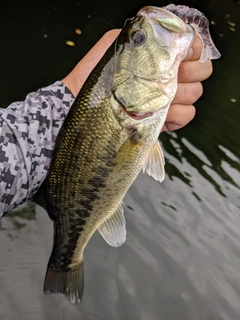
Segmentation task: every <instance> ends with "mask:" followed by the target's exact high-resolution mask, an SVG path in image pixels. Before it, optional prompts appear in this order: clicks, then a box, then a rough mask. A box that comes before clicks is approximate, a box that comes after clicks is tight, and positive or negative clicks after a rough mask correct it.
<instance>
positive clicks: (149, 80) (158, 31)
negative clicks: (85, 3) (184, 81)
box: [111, 6, 195, 125]
mask: <svg viewBox="0 0 240 320" xmlns="http://www.w3.org/2000/svg"><path fill="white" fill-rule="evenodd" d="M194 37H195V30H194V29H193V27H191V26H190V25H188V24H185V23H184V22H183V20H182V19H180V18H178V17H177V16H176V15H175V14H173V13H172V12H169V11H167V10H164V9H162V8H157V7H151V6H148V7H144V8H142V9H141V10H140V11H139V12H138V13H137V15H136V16H135V17H134V18H133V19H130V20H127V21H126V24H125V27H124V28H123V30H122V31H121V33H120V35H119V37H118V38H117V40H116V43H115V55H114V63H113V79H112V88H111V90H112V94H113V98H112V100H114V101H115V103H113V108H114V110H115V112H116V114H118V116H119V117H122V118H128V120H129V119H130V120H131V121H133V122H134V121H135V122H136V121H146V119H149V118H151V117H154V116H155V115H156V114H158V115H159V110H160V109H162V110H161V112H160V113H161V114H162V118H164V117H166V114H167V109H168V107H169V105H170V102H171V101H172V99H173V98H174V96H175V93H176V89H177V74H178V68H179V65H180V63H181V61H182V60H183V59H184V58H185V56H186V54H187V51H188V49H189V47H190V46H191V44H192V42H193V39H194ZM121 108H122V109H121ZM130 120H129V121H130ZM164 121H165V118H164ZM164 121H163V123H164ZM162 125H163V124H162Z"/></svg>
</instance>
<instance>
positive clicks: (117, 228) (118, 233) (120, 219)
mask: <svg viewBox="0 0 240 320" xmlns="http://www.w3.org/2000/svg"><path fill="white" fill-rule="evenodd" d="M98 231H99V233H100V234H101V236H102V237H103V238H104V240H106V242H107V243H108V244H109V245H110V246H113V247H119V246H121V245H122V244H123V243H124V242H125V240H126V233H127V232H126V223H125V217H124V215H123V207H122V203H120V205H119V206H118V208H117V210H116V211H115V213H114V214H113V215H112V216H111V217H110V218H108V219H107V220H106V221H104V222H103V224H102V225H101V226H100V227H99V228H98Z"/></svg>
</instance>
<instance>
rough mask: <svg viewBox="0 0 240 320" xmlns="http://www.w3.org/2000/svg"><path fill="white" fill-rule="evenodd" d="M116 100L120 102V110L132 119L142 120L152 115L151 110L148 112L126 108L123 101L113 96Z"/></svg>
mask: <svg viewBox="0 0 240 320" xmlns="http://www.w3.org/2000/svg"><path fill="white" fill-rule="evenodd" d="M115 99H116V101H117V102H118V103H119V104H120V106H121V108H122V110H123V111H124V113H125V114H126V115H127V116H128V117H129V118H131V119H133V120H137V121H138V120H143V119H146V118H150V117H151V116H152V115H153V112H151V111H149V112H134V111H133V112H131V111H128V110H127V106H126V105H125V103H124V102H123V101H122V100H121V99H118V98H117V97H116V96H115Z"/></svg>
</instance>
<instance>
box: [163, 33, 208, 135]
mask: <svg viewBox="0 0 240 320" xmlns="http://www.w3.org/2000/svg"><path fill="white" fill-rule="evenodd" d="M201 53H202V41H201V39H200V37H199V36H197V37H196V39H195V40H194V43H193V45H192V48H191V49H190V50H189V52H188V54H187V57H186V58H185V60H184V61H183V62H182V63H181V64H180V67H179V72H178V88H177V92H176V95H175V97H174V99H173V101H172V103H171V106H170V108H169V111H168V115H167V118H166V121H165V124H164V126H163V128H162V131H174V130H177V129H180V128H182V127H184V126H185V125H187V124H188V123H189V122H190V121H191V120H192V119H193V118H194V116H195V113H196V110H195V107H194V106H193V103H195V102H196V101H197V100H198V99H199V98H200V97H201V95H202V93H203V88H202V84H201V81H203V80H206V79H207V78H208V77H209V76H210V75H211V73H212V62H211V61H210V60H208V61H206V62H204V63H201V62H199V58H200V56H201Z"/></svg>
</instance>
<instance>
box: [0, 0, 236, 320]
mask: <svg viewBox="0 0 240 320" xmlns="http://www.w3.org/2000/svg"><path fill="white" fill-rule="evenodd" d="M166 3H167V2H163V1H158V2H157V1H152V2H151V4H152V5H164V4H166ZM177 3H178V4H179V3H180V1H178V2H177ZM189 3H191V4H192V6H195V7H197V8H199V9H200V10H202V11H203V12H204V13H205V14H206V15H207V16H208V17H209V19H210V20H212V21H214V23H215V24H212V25H211V31H212V35H213V38H214V41H215V43H216V45H217V47H218V49H219V50H220V51H221V53H222V58H221V59H220V60H219V61H216V62H214V74H213V76H212V77H211V78H210V79H209V80H207V81H206V82H205V83H204V96H203V97H202V98H201V99H200V101H198V102H197V104H196V107H197V116H196V118H195V119H194V121H193V122H192V123H191V124H189V125H188V126H187V127H186V128H184V129H182V130H180V131H177V132H174V133H169V134H162V135H161V141H162V143H163V146H164V153H165V156H166V160H167V164H166V172H167V176H166V179H165V181H164V182H163V183H162V184H159V183H158V182H156V181H155V180H153V179H151V178H150V177H148V176H147V175H142V174H141V175H140V176H139V177H138V179H137V180H136V182H135V183H134V185H133V186H132V187H131V189H130V190H129V192H128V194H127V196H126V197H125V200H124V208H125V216H126V220H127V231H128V235H127V241H126V244H125V245H124V246H122V247H121V248H118V249H114V248H111V247H109V246H108V245H107V244H106V243H105V242H104V241H103V240H102V238H101V237H100V236H99V235H98V234H95V235H94V236H93V238H92V239H91V241H90V243H89V245H88V246H87V249H86V250H85V295H84V299H83V302H82V303H81V305H78V306H72V305H70V303H69V302H68V301H67V300H66V299H65V298H64V297H62V296H61V295H52V296H44V295H43V293H42V285H43V280H44V275H45V269H46V264H47V261H48V258H49V254H50V251H51V246H52V223H51V222H50V220H49V218H48V216H47V214H46V213H45V212H43V210H41V209H40V208H39V207H38V208H37V209H36V210H35V207H31V206H30V207H29V206H28V207H26V208H23V209H22V211H18V212H14V213H12V214H9V215H8V216H6V217H5V218H4V219H2V225H1V227H0V244H1V246H0V319H1V320H2V319H3V320H14V319H18V320H32V319H34V320H45V319H68V320H72V319H84V320H85V319H88V320H92V319H94V320H95V319H98V320H109V319H110V320H112V319H114V320H118V319H127V320H135V319H136V320H140V319H141V320H145V319H150V320H155V319H156V320H175V319H176V320H188V319H190V320H203V319H204V320H205V319H206V320H238V319H240V170H239V169H240V148H239V147H240V143H239V141H240V140H239V138H240V137H239V132H240V124H239V123H240V105H239V101H240V90H239V85H240V62H239V57H240V43H239V42H240V40H239V39H240V34H239V33H240V32H239V21H240V20H239V18H240V4H238V3H237V1H230V0H225V1H214V0H209V1H191V2H190V1H182V2H181V4H189ZM146 4H150V3H146V2H143V1H131V3H130V2H129V3H123V2H122V1H114V2H113V1H101V3H99V2H98V1H92V0H91V1H78V2H77V1H65V2H64V1H55V2H54V1H48V2H47V1H46V2H44V1H41V2H34V1H32V2H27V1H25V2H24V1H18V2H17V1H1V2H0V12H1V19H0V39H1V42H0V70H1V77H0V105H1V106H2V107H5V106H7V105H8V104H9V103H10V102H12V101H15V100H21V99H23V98H24V96H25V95H26V94H27V93H28V92H30V91H32V90H36V89H37V88H39V87H42V86H45V85H48V84H50V83H52V82H54V81H55V80H57V79H61V78H62V77H63V76H64V75H65V74H66V73H67V72H68V71H69V70H70V69H71V68H72V67H73V66H74V65H75V63H76V62H77V61H78V60H79V59H80V58H81V57H82V56H83V55H84V53H86V52H87V51H88V50H89V49H90V47H91V46H92V45H93V44H94V43H95V42H96V41H97V39H98V38H99V37H100V36H101V35H102V34H103V33H104V32H105V31H107V30H108V29H110V28H116V27H120V26H121V25H122V24H123V22H124V19H125V18H127V17H131V16H133V15H134V14H135V13H136V11H137V10H138V9H139V8H140V7H141V6H143V5H146ZM2 13H3V14H2ZM228 22H234V23H236V26H235V31H234V30H230V27H231V25H230V24H229V23H228ZM75 28H80V29H82V31H83V34H82V35H81V36H77V35H76V34H75V33H74V30H75ZM66 40H72V41H74V42H75V43H76V46H75V47H68V46H67V45H66V44H65V41H66ZM233 98H234V99H236V102H232V101H231V99H233Z"/></svg>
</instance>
